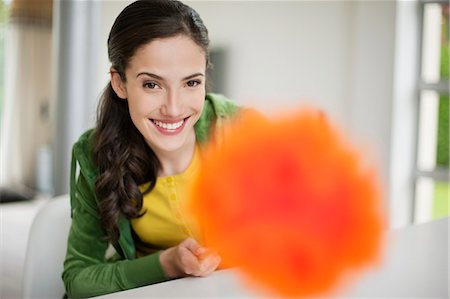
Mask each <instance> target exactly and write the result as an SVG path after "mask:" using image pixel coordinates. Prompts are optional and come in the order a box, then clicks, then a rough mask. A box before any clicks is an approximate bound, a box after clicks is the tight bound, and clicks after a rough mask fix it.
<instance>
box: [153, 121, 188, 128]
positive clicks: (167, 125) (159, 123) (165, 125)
mask: <svg viewBox="0 0 450 299" xmlns="http://www.w3.org/2000/svg"><path fill="white" fill-rule="evenodd" d="M153 123H154V124H155V125H157V126H158V127H161V128H163V129H166V130H176V129H178V128H179V127H181V125H183V123H184V120H181V121H179V122H177V123H163V122H162V121H159V120H153Z"/></svg>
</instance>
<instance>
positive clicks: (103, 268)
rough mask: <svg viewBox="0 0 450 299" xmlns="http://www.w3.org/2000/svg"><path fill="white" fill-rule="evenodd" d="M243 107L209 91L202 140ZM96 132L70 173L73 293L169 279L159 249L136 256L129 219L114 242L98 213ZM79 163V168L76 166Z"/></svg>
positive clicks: (69, 282) (81, 145) (67, 272)
mask: <svg viewBox="0 0 450 299" xmlns="http://www.w3.org/2000/svg"><path fill="white" fill-rule="evenodd" d="M237 110H238V108H237V106H236V105H235V104H234V103H233V102H231V101H230V100H228V99H226V98H225V97H223V96H221V95H217V94H207V95H206V98H205V105H204V108H203V111H202V115H201V117H200V119H199V120H198V122H197V123H196V124H195V127H194V128H195V133H196V137H197V141H198V142H199V143H200V145H202V144H205V143H206V142H207V141H208V139H209V137H210V135H211V134H214V135H217V134H220V131H221V130H220V128H221V127H222V126H221V124H222V122H223V120H224V119H227V118H229V117H230V116H231V115H233V114H234V113H235V112H236V111H237ZM93 132H94V130H89V131H87V132H86V133H84V134H83V135H82V136H81V137H80V138H79V140H78V141H77V142H76V143H75V144H74V146H73V150H72V166H71V177H70V200H71V209H72V210H71V212H72V226H71V228H70V233H69V238H68V243H67V253H66V259H65V261H64V271H63V273H62V279H63V281H64V285H65V288H66V292H67V295H68V296H69V297H71V298H72V297H73V298H76V297H90V296H96V295H101V294H107V293H112V292H117V291H121V290H126V289H131V288H135V287H140V286H144V285H148V284H152V283H157V282H161V281H165V280H167V277H166V276H165V275H164V272H163V270H162V268H161V265H160V263H159V254H160V252H156V253H154V254H151V255H148V256H144V257H140V258H137V257H136V249H135V245H134V241H133V237H132V232H131V226H130V222H129V220H128V219H126V218H125V217H121V218H120V220H119V231H120V237H119V240H118V242H117V244H112V245H113V246H112V247H113V248H114V249H115V251H116V253H115V254H114V258H111V254H109V255H110V257H109V258H108V257H107V255H108V254H107V252H108V253H109V252H110V251H112V252H113V253H114V250H112V248H111V246H110V244H108V242H107V241H106V240H105V236H106V233H105V230H104V229H103V228H102V226H101V225H100V221H99V215H98V203H99V198H97V196H96V192H95V181H96V179H97V175H98V173H97V168H96V166H95V164H94V162H93V160H92V145H93V135H94V134H93ZM77 165H79V169H78V167H77Z"/></svg>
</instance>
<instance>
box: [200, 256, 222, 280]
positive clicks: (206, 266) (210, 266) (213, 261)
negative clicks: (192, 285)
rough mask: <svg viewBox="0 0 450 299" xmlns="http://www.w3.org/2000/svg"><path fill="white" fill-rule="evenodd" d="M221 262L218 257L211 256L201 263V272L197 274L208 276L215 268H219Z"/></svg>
mask: <svg viewBox="0 0 450 299" xmlns="http://www.w3.org/2000/svg"><path fill="white" fill-rule="evenodd" d="M220 262H221V258H220V257H219V256H213V257H210V258H207V259H205V260H204V261H203V262H202V263H201V266H200V267H201V270H202V271H201V272H200V273H199V276H208V275H209V274H211V273H212V272H214V271H215V270H216V269H217V267H218V266H219V264H220Z"/></svg>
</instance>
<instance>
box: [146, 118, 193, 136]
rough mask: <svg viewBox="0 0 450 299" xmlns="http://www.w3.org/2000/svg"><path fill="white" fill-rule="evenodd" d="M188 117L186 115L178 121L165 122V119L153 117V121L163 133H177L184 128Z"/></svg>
mask: <svg viewBox="0 0 450 299" xmlns="http://www.w3.org/2000/svg"><path fill="white" fill-rule="evenodd" d="M188 118H189V117H186V118H184V119H182V120H180V121H177V122H164V121H161V120H156V119H151V121H152V123H153V124H154V125H155V126H156V128H157V129H158V131H160V132H161V133H163V134H171V133H172V134H173V133H175V134H176V133H178V132H180V131H181V130H182V129H183V127H184V125H185V124H186V121H187V119H188Z"/></svg>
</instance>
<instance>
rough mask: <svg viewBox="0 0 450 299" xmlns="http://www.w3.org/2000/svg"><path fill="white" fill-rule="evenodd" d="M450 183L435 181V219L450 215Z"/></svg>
mask: <svg viewBox="0 0 450 299" xmlns="http://www.w3.org/2000/svg"><path fill="white" fill-rule="evenodd" d="M449 186H450V184H449V183H448V182H435V184H434V196H433V219H438V218H442V217H445V216H448V215H450V213H449V210H448V209H449V198H450V193H449V192H450V188H449Z"/></svg>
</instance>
